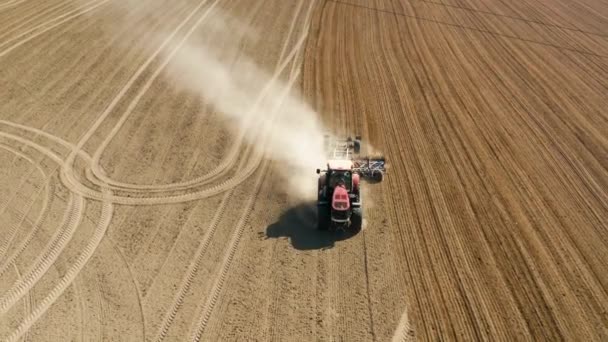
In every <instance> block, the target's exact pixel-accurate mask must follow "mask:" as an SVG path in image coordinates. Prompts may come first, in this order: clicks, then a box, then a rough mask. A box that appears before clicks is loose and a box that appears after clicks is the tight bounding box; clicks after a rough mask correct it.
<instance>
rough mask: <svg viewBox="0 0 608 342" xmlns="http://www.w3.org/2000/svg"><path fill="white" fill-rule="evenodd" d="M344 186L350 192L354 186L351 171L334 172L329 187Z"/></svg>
mask: <svg viewBox="0 0 608 342" xmlns="http://www.w3.org/2000/svg"><path fill="white" fill-rule="evenodd" d="M340 184H344V187H345V188H346V190H348V191H350V188H351V184H352V174H351V172H350V171H333V172H332V173H331V176H330V178H329V186H330V187H331V188H335V187H336V186H338V185H340Z"/></svg>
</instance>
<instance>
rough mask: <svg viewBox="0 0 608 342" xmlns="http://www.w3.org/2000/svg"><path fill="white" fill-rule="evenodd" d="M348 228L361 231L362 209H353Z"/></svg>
mask: <svg viewBox="0 0 608 342" xmlns="http://www.w3.org/2000/svg"><path fill="white" fill-rule="evenodd" d="M350 227H351V229H353V230H355V231H359V230H361V227H363V209H362V208H353V213H352V215H351V217H350Z"/></svg>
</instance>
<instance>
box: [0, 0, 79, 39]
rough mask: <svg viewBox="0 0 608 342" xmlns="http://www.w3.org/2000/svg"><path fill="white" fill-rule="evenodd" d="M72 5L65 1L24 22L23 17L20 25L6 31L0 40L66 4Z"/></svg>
mask: <svg viewBox="0 0 608 342" xmlns="http://www.w3.org/2000/svg"><path fill="white" fill-rule="evenodd" d="M70 3H71V0H67V1H64V2H59V3H57V4H55V5H52V6H49V7H47V8H45V9H44V10H43V11H41V12H38V13H36V14H35V15H30V16H29V17H28V19H27V20H22V19H23V18H22V17H21V18H20V21H19V24H18V25H14V26H13V27H12V29H11V30H6V31H4V32H2V33H1V34H0V38H4V37H5V36H7V35H10V34H11V33H13V32H15V31H17V30H19V29H20V28H22V27H24V26H27V25H28V24H30V23H32V22H34V21H36V20H37V19H39V18H42V17H44V16H45V15H49V14H52V13H53V12H55V11H56V10H58V9H61V8H62V7H64V6H65V5H66V4H70ZM66 7H67V6H66Z"/></svg>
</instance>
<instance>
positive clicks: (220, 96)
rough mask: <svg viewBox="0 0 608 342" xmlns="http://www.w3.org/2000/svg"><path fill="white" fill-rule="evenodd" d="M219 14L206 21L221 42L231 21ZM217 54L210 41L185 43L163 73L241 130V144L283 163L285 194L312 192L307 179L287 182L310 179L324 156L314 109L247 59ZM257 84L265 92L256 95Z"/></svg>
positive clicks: (321, 134)
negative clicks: (286, 90)
mask: <svg viewBox="0 0 608 342" xmlns="http://www.w3.org/2000/svg"><path fill="white" fill-rule="evenodd" d="M224 17H225V16H223V15H217V16H216V15H214V18H213V20H212V21H213V22H214V23H215V24H213V23H208V24H207V25H211V26H213V27H214V31H215V32H219V36H216V37H218V38H220V39H221V40H222V41H224V42H225V41H226V40H230V39H231V35H230V34H229V33H228V32H225V29H226V28H230V27H232V26H234V25H235V24H236V23H235V22H234V21H233V22H231V23H230V25H227V24H226V22H225V21H223V20H222V18H224ZM239 28H240V29H239V30H237V31H239V32H247V33H248V34H249V31H248V30H247V29H246V28H244V27H242V26H239ZM254 36H255V34H254ZM228 45H231V44H230V43H228ZM224 47H225V45H224ZM223 54H224V53H223V51H222V50H219V49H217V48H216V47H214V46H211V45H210V44H206V43H201V42H198V43H194V42H189V43H187V44H185V45H184V46H182V47H181V48H180V49H179V51H178V52H177V53H176V54H175V55H174V56H173V58H172V59H171V63H170V65H169V67H168V68H167V72H166V73H165V74H166V76H167V77H168V78H169V79H170V80H172V83H173V84H174V85H175V86H176V87H178V88H180V89H183V90H186V91H188V92H191V93H194V94H197V95H198V96H199V97H200V98H201V101H203V102H204V103H206V104H208V105H211V106H212V108H213V109H214V110H215V111H216V112H217V113H219V114H221V115H223V117H225V118H226V119H227V122H228V123H229V124H230V125H231V126H232V127H233V128H234V129H235V130H236V131H238V132H242V133H243V134H244V138H245V140H246V142H247V143H249V144H250V145H252V146H253V147H254V148H258V149H263V150H264V151H263V152H264V153H265V155H266V157H267V158H270V159H273V160H275V161H278V162H279V164H283V165H284V166H286V167H281V169H283V170H287V174H286V175H285V176H287V179H288V181H290V182H289V185H290V193H292V194H294V195H297V196H299V197H302V196H303V197H309V196H310V194H314V189H315V187H314V185H313V186H312V187H311V186H310V183H309V182H305V183H306V186H298V182H291V181H292V180H294V179H292V178H296V179H297V180H298V181H299V180H300V177H301V176H302V175H305V174H308V175H310V179H313V180H314V170H315V169H316V168H317V167H322V165H323V163H324V161H325V160H324V150H323V136H324V133H326V129H325V128H324V127H323V126H322V124H321V122H320V120H319V119H318V115H317V113H316V112H315V111H314V110H313V109H312V108H311V107H310V106H308V105H307V104H306V103H305V102H304V101H303V100H302V99H300V98H299V97H298V96H297V95H296V94H295V93H293V92H289V93H287V95H285V89H286V84H285V83H284V82H283V81H281V80H279V79H276V78H273V77H271V75H269V74H268V73H267V72H265V71H264V70H262V69H261V68H260V67H259V66H258V65H257V64H256V63H255V62H254V61H253V60H252V59H250V58H248V57H247V56H243V55H239V56H237V57H236V58H234V59H227V58H223V57H222V55H223ZM262 88H265V90H266V91H265V92H264V93H263V94H262V95H261V96H260V93H261V89H262ZM277 109H278V110H277ZM262 142H266V143H265V144H262ZM201 143H204V139H201ZM302 181H303V182H304V180H302ZM294 186H295V187H294ZM311 190H312V191H311Z"/></svg>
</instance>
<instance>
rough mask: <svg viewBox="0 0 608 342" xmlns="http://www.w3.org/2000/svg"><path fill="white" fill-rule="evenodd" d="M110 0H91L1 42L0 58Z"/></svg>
mask: <svg viewBox="0 0 608 342" xmlns="http://www.w3.org/2000/svg"><path fill="white" fill-rule="evenodd" d="M109 1H110V0H100V1H97V0H95V1H91V2H89V3H87V4H85V5H83V6H81V7H79V8H77V9H75V10H72V11H70V12H68V13H65V14H63V15H60V16H58V17H57V18H54V19H51V20H49V21H47V22H44V23H42V24H40V25H38V26H36V27H33V28H31V29H29V30H27V31H26V32H24V33H22V34H20V35H18V36H17V37H15V38H12V39H10V40H8V41H6V42H4V43H2V44H0V49H3V50H1V51H0V58H2V57H4V56H6V55H7V54H8V53H9V52H11V51H13V50H14V49H16V48H18V47H20V46H21V45H23V44H25V43H27V42H29V41H30V40H32V39H34V38H36V37H38V36H40V35H42V34H44V33H46V32H48V31H50V30H52V29H54V28H56V27H58V26H59V25H61V24H63V23H65V22H68V21H70V20H72V19H74V18H77V17H79V16H81V15H83V14H85V13H88V12H91V11H93V10H94V9H96V8H98V7H100V6H101V5H104V4H105V3H107V2H109ZM91 4H93V5H91ZM90 5H91V6H90ZM54 21H57V22H55V23H53V22H54ZM49 24H51V25H50V26H48V27H46V28H44V29H42V30H41V31H38V32H36V33H34V34H32V35H30V36H28V37H27V38H23V39H22V40H20V41H18V42H16V43H14V44H12V45H10V46H9V47H5V46H6V45H7V44H8V43H10V42H11V41H13V40H16V39H19V38H22V37H24V36H26V35H28V34H30V33H32V32H34V31H35V30H37V29H39V28H42V27H44V26H46V25H49Z"/></svg>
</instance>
